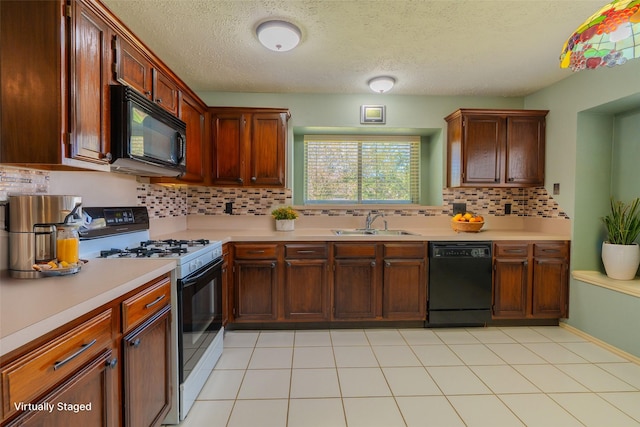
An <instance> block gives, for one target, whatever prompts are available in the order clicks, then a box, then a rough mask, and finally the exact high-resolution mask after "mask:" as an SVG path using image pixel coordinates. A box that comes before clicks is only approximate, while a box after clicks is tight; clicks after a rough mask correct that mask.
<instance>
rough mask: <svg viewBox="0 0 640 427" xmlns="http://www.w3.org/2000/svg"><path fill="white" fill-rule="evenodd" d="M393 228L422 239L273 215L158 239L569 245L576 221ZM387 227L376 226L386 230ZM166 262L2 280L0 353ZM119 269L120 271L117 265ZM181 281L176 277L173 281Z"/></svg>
mask: <svg viewBox="0 0 640 427" xmlns="http://www.w3.org/2000/svg"><path fill="white" fill-rule="evenodd" d="M388 220H389V223H388V226H389V229H402V230H406V231H409V232H412V233H415V235H402V236H379V235H374V236H337V235H335V234H334V233H333V232H332V230H334V229H351V228H361V227H362V224H361V223H362V221H363V218H351V219H345V218H340V217H324V218H304V219H302V218H301V219H298V220H296V229H295V230H294V231H290V232H287V231H276V230H275V227H274V222H273V219H272V218H271V217H264V216H263V217H259V218H255V217H253V218H238V217H235V216H229V217H220V216H217V217H213V218H212V217H207V216H192V217H189V222H188V226H187V227H186V229H184V228H182V229H180V228H176V227H173V226H172V223H169V224H170V225H169V226H166V225H162V224H161V225H160V226H158V225H157V224H156V225H155V226H154V227H153V231H154V232H153V233H152V237H153V238H174V239H200V238H204V239H209V240H213V241H216V240H219V241H222V242H250V241H251V242H259V241H264V242H274V241H275V242H284V241H293V242H295V241H300V242H303V241H323V242H324V241H361V242H363V241H364V242H366V241H406V242H411V241H436V240H438V241H465V240H467V241H469V240H473V241H480V240H483V241H492V240H569V239H570V228H569V221H566V220H560V221H558V220H555V221H523V220H522V219H520V218H508V219H504V218H490V219H489V221H487V224H485V227H484V229H483V230H481V231H480V232H478V233H456V232H455V231H453V230H452V229H451V227H450V224H449V221H448V219H447V218H446V217H445V218H427V219H424V218H422V219H416V218H415V217H413V218H401V217H390V218H388ZM381 225H382V223H380V224H377V223H376V224H375V226H376V227H380V228H381ZM175 265H176V264H175V261H173V260H167V259H146V260H140V259H126V258H124V259H123V258H121V259H91V260H90V261H89V263H88V264H86V265H84V266H83V267H82V270H81V271H80V272H78V273H77V274H74V275H70V276H61V277H47V278H42V279H33V280H31V279H12V278H9V277H8V274H7V272H6V271H3V272H2V274H1V275H0V355H3V354H6V353H8V352H10V351H12V350H14V349H16V348H18V347H20V346H21V345H23V344H26V343H28V342H29V341H31V340H33V339H35V338H37V337H39V336H41V335H44V334H46V333H47V332H49V331H51V330H53V329H55V328H57V327H59V326H62V325H64V324H65V323H68V322H70V321H72V320H74V319H76V318H77V317H79V316H82V315H84V314H85V313H87V312H89V311H91V310H93V309H95V308H97V307H100V306H101V305H103V304H106V303H108V302H110V301H112V300H114V299H116V298H118V297H120V296H122V295H123V294H125V293H127V292H129V291H131V290H133V289H135V288H137V287H139V286H141V285H143V284H145V283H147V282H149V281H150V280H153V279H155V278H156V277H158V276H160V275H162V274H164V273H166V272H169V271H171V270H173V269H174V268H175ZM114 266H115V267H114ZM174 280H175V279H174Z"/></svg>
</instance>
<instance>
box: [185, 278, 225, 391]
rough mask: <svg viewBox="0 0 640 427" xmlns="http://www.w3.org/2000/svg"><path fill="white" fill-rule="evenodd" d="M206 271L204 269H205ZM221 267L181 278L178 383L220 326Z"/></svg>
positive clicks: (190, 368) (192, 366)
mask: <svg viewBox="0 0 640 427" xmlns="http://www.w3.org/2000/svg"><path fill="white" fill-rule="evenodd" d="M205 270H206V269H205ZM220 274H221V273H220V267H219V266H218V267H214V268H211V267H209V271H208V272H206V274H203V275H200V273H198V272H196V273H195V274H194V276H196V277H197V278H196V279H193V280H192V279H189V278H186V279H184V281H183V283H182V286H181V289H182V290H181V298H179V300H180V304H181V307H179V308H180V309H181V315H180V320H181V325H180V329H179V333H180V337H179V342H180V346H181V349H180V350H181V367H182V372H181V375H180V377H181V382H182V381H184V379H186V378H187V377H188V376H189V373H190V372H191V370H192V369H193V368H194V367H195V366H196V364H197V363H198V360H200V358H201V357H202V356H203V355H204V353H205V351H206V350H207V348H208V347H209V345H210V344H211V342H212V341H213V340H214V338H215V337H216V335H217V333H218V331H219V330H220V328H221V326H222V278H221V275H220Z"/></svg>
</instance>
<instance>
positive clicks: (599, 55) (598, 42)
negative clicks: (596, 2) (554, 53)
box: [560, 0, 640, 71]
mask: <svg viewBox="0 0 640 427" xmlns="http://www.w3.org/2000/svg"><path fill="white" fill-rule="evenodd" d="M633 58H640V1H638V0H614V1H612V2H611V3H609V4H607V5H606V6H604V7H602V8H601V9H600V10H598V11H597V12H596V13H594V14H593V15H591V17H590V18H589V19H587V20H586V21H585V23H584V24H582V25H580V27H578V29H577V30H576V31H575V32H574V33H573V34H572V35H571V37H569V39H568V40H567V41H566V42H565V43H564V47H563V48H562V54H561V55H560V67H562V68H571V69H572V70H573V71H580V70H584V69H594V68H599V67H604V66H607V67H613V66H616V65H622V64H624V63H625V62H627V61H628V60H630V59H633Z"/></svg>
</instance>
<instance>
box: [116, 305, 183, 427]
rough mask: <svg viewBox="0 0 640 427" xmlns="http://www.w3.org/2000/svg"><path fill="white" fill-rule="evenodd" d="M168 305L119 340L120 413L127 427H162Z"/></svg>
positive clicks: (167, 363) (166, 399) (167, 382)
mask: <svg viewBox="0 0 640 427" xmlns="http://www.w3.org/2000/svg"><path fill="white" fill-rule="evenodd" d="M170 310H171V306H170V305H165V306H164V308H163V309H162V310H160V311H159V312H158V313H156V314H155V315H153V316H152V317H151V318H150V319H148V320H146V321H145V322H144V323H143V324H142V325H141V326H140V327H138V328H137V329H135V330H133V331H132V332H131V333H129V334H128V335H126V336H125V337H124V339H123V345H122V347H123V349H122V352H123V361H122V363H123V365H124V381H123V409H124V424H125V426H127V427H138V426H139V427H149V426H157V425H160V424H161V423H162V421H163V420H164V417H165V415H166V414H167V412H168V411H169V409H171V406H170V405H171V401H170V398H171V389H170V385H171V380H170V375H171V365H170V364H171V343H170V341H171V326H170V317H169V313H170Z"/></svg>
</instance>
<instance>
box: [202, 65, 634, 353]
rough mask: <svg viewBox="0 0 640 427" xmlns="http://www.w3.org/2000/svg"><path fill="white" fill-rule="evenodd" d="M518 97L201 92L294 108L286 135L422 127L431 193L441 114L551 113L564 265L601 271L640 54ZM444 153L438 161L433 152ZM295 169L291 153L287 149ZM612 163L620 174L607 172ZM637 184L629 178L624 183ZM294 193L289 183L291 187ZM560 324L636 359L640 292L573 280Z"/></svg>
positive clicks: (627, 149) (220, 100)
mask: <svg viewBox="0 0 640 427" xmlns="http://www.w3.org/2000/svg"><path fill="white" fill-rule="evenodd" d="M566 73H567V78H565V79H564V80H561V81H560V82H558V83H556V84H554V85H551V86H549V87H547V88H545V89H543V90H540V91H538V92H536V93H533V94H531V95H529V96H526V97H524V98H501V97H435V96H434V97H430V96H403V95H393V94H387V95H376V94H370V95H362V94H360V95H356V94H329V95H321V94H245V93H220V92H203V93H199V95H200V96H201V97H202V99H203V100H204V101H205V102H206V103H207V104H208V105H210V106H242V107H286V108H289V109H290V110H291V114H292V117H291V121H290V140H294V130H295V132H297V133H302V132H306V131H309V130H316V131H318V128H321V129H322V130H324V129H326V128H333V129H334V130H335V128H344V129H346V130H348V131H354V130H355V131H358V132H359V131H364V132H374V133H375V132H384V133H395V132H405V131H407V130H409V131H412V132H413V131H418V132H419V131H422V132H424V133H426V134H428V135H429V136H430V142H429V144H428V147H429V150H430V152H429V161H430V167H432V168H434V169H438V165H439V168H440V169H439V170H440V171H441V173H440V176H439V177H436V179H435V180H432V181H430V182H429V183H428V184H427V185H428V186H429V189H428V192H429V193H430V194H433V193H434V192H436V193H437V192H438V191H439V190H440V189H441V188H442V185H443V184H442V183H443V182H444V181H443V177H444V167H443V165H444V140H443V139H444V134H445V133H444V132H442V130H443V129H444V127H445V123H444V120H443V118H444V117H445V116H447V115H448V114H449V113H451V112H452V111H454V110H456V109H457V108H462V107H465V108H516V109H517V108H526V109H545V110H550V112H549V114H548V116H547V133H546V141H547V143H546V164H545V169H546V170H545V176H546V179H545V186H546V188H547V191H549V194H551V193H552V189H553V184H554V183H559V184H560V194H559V195H554V196H553V198H554V200H556V202H558V204H559V205H560V208H561V209H562V210H563V211H564V212H567V214H568V215H569V216H570V217H571V218H572V227H573V230H572V254H571V256H572V260H571V269H572V270H575V269H598V268H599V264H600V261H599V256H600V252H599V247H598V246H599V243H600V242H601V239H602V233H603V229H602V227H601V224H600V223H599V218H600V216H602V215H604V213H606V211H607V209H608V200H609V194H614V195H616V196H618V197H625V198H630V197H629V195H633V193H634V192H635V193H636V194H637V193H638V187H637V185H638V184H637V183H638V181H640V180H638V178H637V165H639V164H640V159H639V158H638V150H639V148H638V146H639V145H640V143H639V141H638V136H637V135H638V134H639V132H638V126H639V123H640V120H638V111H639V110H640V60H635V61H631V62H629V63H627V64H625V65H623V66H619V67H614V68H610V69H609V68H606V69H597V70H585V71H581V72H579V73H572V72H571V71H569V70H567V71H566ZM363 104H382V105H386V106H387V124H386V125H375V126H371V125H369V126H362V125H360V123H359V118H360V116H359V114H360V105H363ZM440 156H442V157H440ZM288 159H289V166H288V167H289V173H288V176H289V177H291V176H292V175H293V174H292V170H293V168H292V163H293V162H292V160H293V150H292V149H290V153H289V156H288ZM612 167H613V169H615V170H616V171H617V172H615V173H612V172H611V171H612ZM631 181H635V182H636V184H635V186H634V185H633V184H628V185H627V183H628V182H631ZM294 191H295V189H294ZM569 311H570V318H569V319H567V322H568V323H569V324H571V325H572V326H575V327H576V328H578V329H580V330H583V331H585V332H586V333H588V334H591V335H593V336H595V337H596V338H599V339H601V340H603V341H605V342H608V343H610V344H612V345H614V346H616V347H618V348H621V349H622V350H625V351H627V352H629V353H632V354H634V355H636V356H638V357H640V339H639V337H638V330H639V329H638V327H637V325H638V324H640V298H634V297H631V296H629V295H623V294H620V293H618V292H614V291H609V290H606V289H603V288H600V287H596V286H592V285H589V284H585V283H581V282H579V281H576V280H574V279H572V280H571V289H570V309H569Z"/></svg>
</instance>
